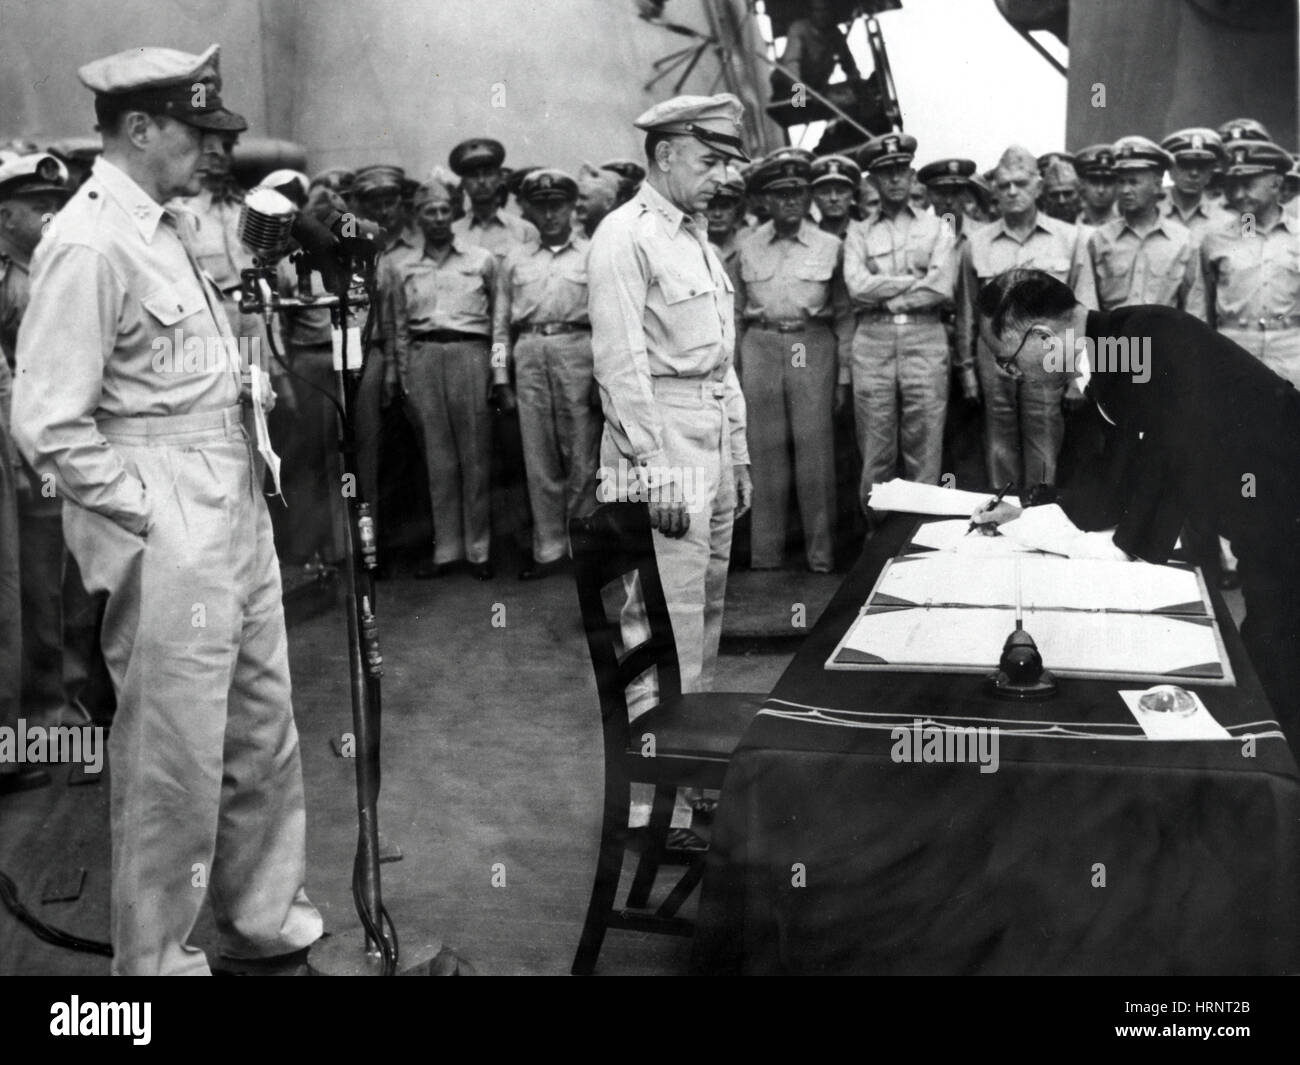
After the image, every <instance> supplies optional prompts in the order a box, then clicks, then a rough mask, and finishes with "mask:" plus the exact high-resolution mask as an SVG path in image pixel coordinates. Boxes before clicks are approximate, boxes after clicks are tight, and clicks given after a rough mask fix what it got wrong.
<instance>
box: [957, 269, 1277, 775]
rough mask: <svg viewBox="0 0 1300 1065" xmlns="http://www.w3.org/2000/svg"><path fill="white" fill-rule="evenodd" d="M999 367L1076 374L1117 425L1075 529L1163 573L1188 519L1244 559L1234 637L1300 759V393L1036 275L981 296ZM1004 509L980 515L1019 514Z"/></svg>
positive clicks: (1171, 317) (1165, 315)
mask: <svg viewBox="0 0 1300 1065" xmlns="http://www.w3.org/2000/svg"><path fill="white" fill-rule="evenodd" d="M979 310H980V314H981V322H982V328H983V329H986V330H987V333H986V336H988V337H991V338H992V341H993V343H995V344H996V345H997V347H995V350H999V349H1000V350H999V354H998V356H997V359H998V364H999V366H1000V367H1001V368H1002V369H1003V370H1004V372H1007V373H1011V374H1013V375H1014V374H1018V373H1020V372H1022V370H1021V367H1022V366H1023V365H1025V364H1026V363H1027V361H1028V360H1042V364H1043V366H1044V368H1045V369H1048V370H1051V371H1055V372H1060V373H1062V374H1067V375H1069V376H1073V377H1078V378H1079V379H1080V381H1079V383H1080V387H1081V388H1083V389H1085V390H1086V395H1087V396H1088V397H1089V398H1090V399H1091V400H1092V401H1093V403H1094V404H1095V406H1096V408H1097V412H1098V413H1099V414H1100V415H1101V416H1102V417H1103V418H1104V419H1105V421H1106V422H1108V423H1110V425H1111V426H1113V430H1112V431H1110V432H1109V434H1108V435H1109V437H1110V439H1109V440H1107V442H1106V446H1105V448H1104V451H1103V452H1102V453H1101V454H1100V455H1099V456H1098V461H1097V462H1096V463H1094V464H1092V468H1091V469H1090V470H1088V471H1086V474H1085V476H1083V477H1082V478H1081V479H1080V481H1079V482H1077V483H1076V485H1075V486H1073V487H1072V488H1066V489H1063V490H1062V491H1061V492H1060V493H1059V495H1058V498H1057V502H1058V503H1059V504H1060V506H1061V509H1062V510H1063V511H1064V512H1065V515H1066V516H1068V517H1069V519H1070V520H1071V521H1072V522H1073V524H1074V525H1075V526H1077V528H1078V529H1080V530H1085V531H1087V530H1099V529H1109V528H1111V527H1114V530H1115V531H1114V535H1113V537H1111V539H1112V540H1113V548H1112V550H1114V549H1118V550H1119V551H1123V552H1124V553H1125V554H1127V555H1129V556H1134V557H1136V558H1140V559H1143V560H1145V561H1148V562H1165V561H1166V560H1167V559H1168V558H1169V556H1170V553H1171V552H1172V551H1173V549H1174V545H1175V543H1176V541H1177V539H1178V535H1179V531H1180V530H1181V529H1182V527H1183V524H1184V522H1185V521H1186V522H1188V523H1190V524H1191V525H1192V526H1193V527H1194V528H1196V527H1206V526H1207V524H1208V523H1209V522H1211V521H1213V522H1217V525H1218V528H1219V529H1220V530H1221V531H1222V532H1223V534H1224V535H1225V536H1227V537H1228V538H1229V539H1230V540H1231V541H1232V543H1233V545H1234V548H1236V549H1237V552H1238V556H1239V558H1240V568H1241V578H1242V590H1243V593H1244V596H1245V600H1246V619H1245V622H1244V623H1243V625H1242V629H1241V635H1242V640H1243V642H1244V643H1245V645H1246V649H1247V651H1248V652H1249V653H1250V657H1251V660H1252V662H1253V663H1254V666H1255V670H1256V672H1257V673H1258V674H1259V678H1260V681H1261V682H1262V683H1263V686H1264V690H1265V692H1266V693H1267V694H1268V696H1269V699H1270V701H1271V702H1272V704H1273V709H1274V711H1275V713H1276V715H1277V717H1278V720H1279V722H1280V723H1281V725H1282V729H1283V731H1284V732H1285V734H1286V736H1287V739H1288V740H1289V741H1290V743H1291V745H1292V748H1293V749H1294V750H1297V751H1300V696H1298V695H1297V692H1298V691H1300V550H1298V548H1300V461H1298V460H1297V456H1300V392H1297V391H1296V389H1295V387H1294V386H1293V385H1292V384H1291V383H1290V382H1288V381H1286V380H1284V379H1283V378H1281V377H1279V376H1278V375H1277V374H1275V373H1274V372H1273V371H1272V370H1270V369H1269V368H1268V367H1266V366H1264V365H1263V364H1262V363H1261V362H1259V360H1257V359H1255V358H1254V357H1253V356H1251V355H1250V354H1249V353H1247V352H1246V351H1245V350H1244V349H1242V348H1240V347H1238V346H1237V345H1236V344H1234V343H1233V342H1232V341H1231V340H1228V339H1227V338H1226V337H1224V336H1222V335H1221V334H1219V333H1216V332H1215V331H1214V330H1212V329H1210V328H1209V327H1208V326H1207V325H1205V324H1204V323H1203V322H1201V321H1200V320H1198V319H1196V318H1194V317H1192V316H1191V315H1189V314H1185V313H1183V312H1182V311H1178V310H1175V309H1173V308H1170V307H1155V306H1130V307H1120V308H1117V309H1115V310H1112V311H1109V312H1097V311H1089V310H1087V309H1086V308H1085V307H1083V306H1081V305H1080V304H1078V303H1076V302H1075V298H1074V293H1073V292H1071V290H1070V289H1069V287H1068V286H1066V285H1065V284H1063V283H1062V282H1060V281H1058V280H1056V278H1054V277H1052V276H1051V275H1050V274H1046V273H1044V272H1042V271H1039V270H1026V269H1016V270H1009V271H1007V272H1006V273H1003V274H1000V275H998V276H997V277H995V278H994V279H993V280H992V281H990V282H989V283H988V284H987V285H986V286H985V287H984V289H983V290H982V291H981V293H980V297H979ZM1019 516H1020V512H1019V511H1018V510H1016V508H1013V507H1009V506H1006V505H1000V506H999V507H998V508H996V509H995V510H993V511H991V512H988V513H987V514H986V513H981V514H978V515H976V516H975V518H976V520H977V521H988V520H991V521H995V522H999V523H1000V522H1004V521H1008V520H1011V519H1013V518H1016V517H1019Z"/></svg>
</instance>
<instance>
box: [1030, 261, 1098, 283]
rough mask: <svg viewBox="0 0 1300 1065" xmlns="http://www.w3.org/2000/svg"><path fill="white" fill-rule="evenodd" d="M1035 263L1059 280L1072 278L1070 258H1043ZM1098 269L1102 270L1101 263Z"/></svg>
mask: <svg viewBox="0 0 1300 1065" xmlns="http://www.w3.org/2000/svg"><path fill="white" fill-rule="evenodd" d="M1035 265H1037V267H1038V269H1039V270H1045V271H1046V272H1047V273H1049V274H1051V275H1052V276H1053V277H1054V278H1056V280H1057V281H1068V280H1069V278H1070V260H1069V259H1066V258H1050V259H1043V260H1042V261H1041V262H1039V263H1037V264H1035ZM1097 269H1098V272H1100V270H1101V266H1100V264H1098V267H1097Z"/></svg>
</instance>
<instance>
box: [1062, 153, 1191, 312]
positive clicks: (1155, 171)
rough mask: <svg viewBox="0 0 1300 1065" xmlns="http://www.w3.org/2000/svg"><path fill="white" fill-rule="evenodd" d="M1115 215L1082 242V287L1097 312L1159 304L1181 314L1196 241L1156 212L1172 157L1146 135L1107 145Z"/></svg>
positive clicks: (1174, 220) (1158, 210)
mask: <svg viewBox="0 0 1300 1065" xmlns="http://www.w3.org/2000/svg"><path fill="white" fill-rule="evenodd" d="M1112 153H1113V155H1114V160H1115V162H1114V170H1115V181H1116V187H1117V188H1118V190H1119V195H1118V200H1117V203H1118V205H1119V210H1120V217H1119V218H1117V219H1115V220H1114V221H1113V222H1105V223H1103V224H1102V225H1100V226H1098V227H1096V228H1095V229H1092V230H1090V232H1089V235H1088V238H1087V240H1086V241H1085V243H1084V256H1083V269H1084V270H1085V271H1086V272H1087V273H1090V274H1091V275H1092V276H1091V278H1090V279H1086V280H1085V281H1084V284H1085V285H1093V286H1094V287H1095V289H1096V292H1097V303H1098V308H1099V309H1100V310H1103V311H1109V310H1113V309H1114V308H1116V307H1123V306H1125V305H1127V304H1130V303H1158V304H1162V305H1164V306H1166V307H1177V308H1178V309H1179V310H1180V311H1181V310H1183V309H1184V308H1185V306H1186V303H1187V295H1188V291H1189V290H1190V288H1191V286H1192V282H1193V280H1194V279H1195V276H1196V248H1195V239H1194V238H1193V236H1192V233H1191V231H1190V230H1189V229H1188V228H1187V227H1186V226H1185V225H1183V224H1182V222H1179V221H1177V220H1176V219H1173V218H1170V217H1168V216H1165V215H1162V214H1161V213H1160V208H1159V206H1158V204H1159V202H1160V195H1161V190H1160V181H1161V178H1162V177H1163V175H1164V172H1165V169H1166V168H1167V167H1168V166H1170V165H1171V164H1172V162H1173V159H1172V158H1171V157H1170V155H1169V153H1168V152H1166V151H1165V150H1164V149H1163V148H1161V147H1160V146H1159V145H1158V144H1156V143H1155V142H1154V141H1151V140H1148V139H1147V138H1146V137H1138V136H1130V137H1121V138H1120V139H1119V140H1117V141H1116V142H1115V144H1114V145H1113V146H1112Z"/></svg>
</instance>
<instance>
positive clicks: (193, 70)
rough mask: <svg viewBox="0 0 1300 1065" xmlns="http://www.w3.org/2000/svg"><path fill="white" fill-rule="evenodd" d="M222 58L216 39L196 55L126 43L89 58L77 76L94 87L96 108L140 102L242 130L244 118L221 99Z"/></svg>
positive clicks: (210, 126) (192, 120)
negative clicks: (112, 51)
mask: <svg viewBox="0 0 1300 1065" xmlns="http://www.w3.org/2000/svg"><path fill="white" fill-rule="evenodd" d="M220 59H221V48H220V47H219V46H218V45H215V44H214V45H211V46H210V47H209V48H208V49H207V51H205V52H203V53H201V54H200V55H192V54H191V53H189V52H178V51H176V50H175V49H174V48H128V49H127V50H126V51H124V52H117V53H116V54H114V55H110V56H105V57H104V58H103V59H96V60H95V61H94V62H91V63H87V64H86V65H85V66H83V67H82V68H81V69H80V70H78V71H77V77H79V78H80V79H81V83H82V84H83V85H85V86H86V88H88V89H90V90H91V91H92V92H94V93H95V104H96V109H97V110H98V109H99V108H100V107H101V106H103V105H104V104H105V103H109V102H111V103H112V105H113V106H114V109H115V110H118V111H121V110H133V109H136V108H138V109H139V110H141V111H148V112H149V113H150V114H159V115H167V116H168V117H169V118H174V119H176V120H177V121H178V122H184V123H185V124H186V125H189V126H196V127H198V128H199V129H207V130H216V131H218V132H222V133H241V132H243V131H244V130H246V129H248V123H247V122H245V121H244V118H243V116H242V115H238V114H236V113H235V112H233V111H227V110H226V108H225V107H224V105H223V104H222V102H221V73H220Z"/></svg>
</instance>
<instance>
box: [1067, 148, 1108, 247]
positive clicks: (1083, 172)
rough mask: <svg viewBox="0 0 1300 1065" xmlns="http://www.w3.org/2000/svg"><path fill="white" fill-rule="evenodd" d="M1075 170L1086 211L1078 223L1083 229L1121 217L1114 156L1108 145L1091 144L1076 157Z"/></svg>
mask: <svg viewBox="0 0 1300 1065" xmlns="http://www.w3.org/2000/svg"><path fill="white" fill-rule="evenodd" d="M1074 168H1075V170H1076V171H1078V174H1079V179H1080V190H1079V198H1080V200H1081V201H1082V203H1083V209H1082V210H1081V211H1080V212H1079V217H1078V218H1076V219H1075V221H1076V222H1077V223H1078V224H1079V225H1081V226H1090V227H1096V226H1100V225H1104V224H1105V223H1107V222H1113V221H1114V220H1115V219H1116V218H1118V217H1119V209H1118V208H1117V207H1116V206H1115V198H1116V197H1117V196H1118V195H1119V189H1118V188H1117V186H1116V185H1115V154H1114V152H1113V151H1112V150H1111V146H1110V145H1109V144H1092V145H1089V146H1088V147H1087V148H1081V149H1080V150H1079V151H1078V152H1076V153H1075V156H1074Z"/></svg>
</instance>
